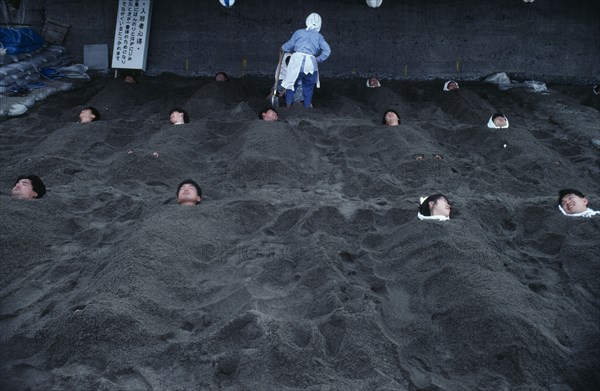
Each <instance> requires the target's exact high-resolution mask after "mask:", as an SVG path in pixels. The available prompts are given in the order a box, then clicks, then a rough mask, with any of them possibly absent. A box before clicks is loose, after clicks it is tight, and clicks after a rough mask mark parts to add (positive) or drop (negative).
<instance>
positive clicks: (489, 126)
mask: <svg viewBox="0 0 600 391" xmlns="http://www.w3.org/2000/svg"><path fill="white" fill-rule="evenodd" d="M504 118H505V119H506V126H496V124H495V123H494V121H493V119H494V115H493V114H492V116H491V117H490V120H489V121H488V123H487V127H488V128H490V129H506V128H508V118H506V117H504Z"/></svg>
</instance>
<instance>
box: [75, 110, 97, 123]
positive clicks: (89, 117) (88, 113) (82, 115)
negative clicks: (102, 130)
mask: <svg viewBox="0 0 600 391" xmlns="http://www.w3.org/2000/svg"><path fill="white" fill-rule="evenodd" d="M99 120H100V112H99V111H98V109H96V108H95V107H93V106H88V107H86V108H84V109H83V110H81V112H79V123H82V124H86V123H89V122H94V121H99Z"/></svg>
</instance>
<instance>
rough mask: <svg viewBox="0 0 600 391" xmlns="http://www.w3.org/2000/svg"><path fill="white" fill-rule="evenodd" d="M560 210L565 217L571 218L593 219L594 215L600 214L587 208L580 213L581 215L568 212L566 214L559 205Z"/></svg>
mask: <svg viewBox="0 0 600 391" xmlns="http://www.w3.org/2000/svg"><path fill="white" fill-rule="evenodd" d="M558 209H560V211H561V212H562V214H564V215H565V216H570V217H592V216H594V215H597V214H600V212H597V211H595V210H592V209H590V208H587V209H586V210H584V211H583V212H579V213H567V212H565V210H564V209H563V208H562V206H560V205H558Z"/></svg>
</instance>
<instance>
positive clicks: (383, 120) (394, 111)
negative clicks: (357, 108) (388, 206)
mask: <svg viewBox="0 0 600 391" xmlns="http://www.w3.org/2000/svg"><path fill="white" fill-rule="evenodd" d="M387 113H394V114H396V117H398V125H400V122H401V121H400V114H398V113H397V112H396V110H391V109H390V110H386V111H385V113H383V119H382V120H381V123H382V124H383V125H387V122H386V121H385V115H386V114H387Z"/></svg>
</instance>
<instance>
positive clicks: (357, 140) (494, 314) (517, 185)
mask: <svg viewBox="0 0 600 391" xmlns="http://www.w3.org/2000/svg"><path fill="white" fill-rule="evenodd" d="M382 84H383V87H382V88H379V89H367V88H366V87H365V86H364V80H354V81H348V80H327V79H325V80H323V81H322V88H321V89H320V90H318V92H317V94H316V96H315V100H314V105H315V109H314V110H312V111H306V110H304V109H302V108H300V107H292V108H291V109H287V108H282V109H280V111H279V114H280V121H279V122H276V123H273V122H264V121H260V120H258V119H257V112H258V111H259V110H260V109H261V108H262V107H264V106H265V105H266V103H267V101H266V100H265V96H266V94H267V92H268V90H269V88H270V86H271V81H270V80H267V79H242V80H240V79H238V80H232V81H230V82H227V83H216V82H213V81H212V80H208V79H185V78H180V77H176V76H172V75H163V76H160V77H156V78H144V79H142V80H141V81H140V83H139V84H137V85H128V84H125V83H123V82H121V81H120V80H114V79H104V78H96V79H93V80H92V81H91V82H89V83H87V84H85V85H83V86H82V87H81V88H80V89H78V90H76V91H71V92H66V93H62V94H60V95H55V96H52V97H49V98H48V99H47V100H46V101H44V102H41V103H39V104H38V105H37V106H35V107H33V108H32V109H30V111H29V112H28V113H27V115H25V116H23V117H19V118H11V119H8V120H5V121H3V122H0V132H1V143H0V144H1V167H2V170H1V173H0V180H1V183H2V186H1V194H0V213H1V219H0V222H1V235H2V236H1V240H2V242H1V243H2V246H1V269H0V338H1V347H0V389H2V390H123V391H125V390H127V391H132V390H135V391H137V390H182V391H183V390H232V391H234V390H235V391H237V390H249V391H250V390H278V391H279V390H339V391H347V390H369V391H371V390H376V391H384V390H385V391H392V390H430V391H431V390H519V391H538V390H539V391H541V390H552V391H580V390H598V389H600V239H599V238H600V216H596V217H594V218H590V219H585V218H570V217H565V216H563V215H561V214H560V212H559V211H558V209H557V207H556V197H557V191H558V189H560V188H563V187H575V188H578V189H580V190H581V191H582V192H584V193H585V194H586V195H587V196H588V198H589V200H590V206H591V207H592V208H594V209H597V210H598V209H600V157H599V149H598V148H596V147H594V146H593V145H592V144H591V142H590V141H591V139H592V138H600V112H599V111H598V108H600V101H599V100H598V96H592V95H591V94H590V92H591V88H590V87H588V86H585V87H574V86H552V85H550V86H549V89H550V91H549V93H548V94H546V95H543V94H540V93H534V92H532V91H529V90H526V89H520V88H517V89H511V90H508V91H500V90H499V89H498V88H497V87H495V86H493V85H486V84H480V83H474V82H473V83H467V82H465V83H461V89H460V90H459V91H455V92H450V93H447V92H442V91H441V87H442V85H443V81H432V82H419V83H416V82H415V83H408V82H400V81H397V82H391V81H385V80H383V81H382ZM87 105H93V106H96V107H97V108H98V109H100V111H101V113H102V116H103V119H102V121H99V122H95V123H91V124H78V123H76V120H77V116H78V113H79V111H80V110H81V108H83V107H84V106H87ZM173 106H181V107H183V108H184V109H186V110H187V112H188V113H189V115H190V118H191V122H190V123H189V124H187V125H181V126H174V125H171V124H170V123H169V122H168V114H169V110H170V108H171V107H173ZM388 108H394V109H396V110H397V111H398V112H399V113H400V115H401V120H402V124H401V126H399V127H386V126H382V125H381V116H382V114H383V112H384V111H385V110H386V109H388ZM495 111H502V112H503V113H505V114H506V116H507V117H508V119H509V121H510V125H511V126H510V128H509V129H502V130H491V129H488V128H487V127H486V126H485V125H486V123H487V120H488V118H489V117H490V115H491V114H492V113H493V112H495ZM153 152H158V153H159V157H158V158H155V157H153V155H152V153H153ZM415 154H423V155H425V159H423V160H415V159H414V158H413V155H415ZM434 154H440V155H442V156H443V160H436V159H434V158H433V155H434ZM21 173H25V174H29V173H33V174H37V175H39V176H40V177H41V178H42V179H43V180H44V181H45V183H46V185H47V187H48V193H47V194H46V196H45V197H44V198H42V199H40V200H36V201H19V200H12V199H11V198H10V189H11V187H12V184H13V182H14V180H15V179H16V177H17V176H18V175H19V174H21ZM186 178H192V179H194V180H196V181H197V182H199V183H200V185H201V186H202V189H203V202H202V203H201V204H200V205H198V206H193V207H184V206H179V205H177V204H176V202H175V191H176V187H177V185H178V183H179V182H180V181H181V180H183V179H186ZM436 192H442V193H444V194H446V195H447V196H448V198H449V199H450V202H451V203H452V205H453V208H454V215H453V218H452V219H451V220H450V221H447V222H432V221H427V222H424V221H419V220H418V219H417V217H416V214H417V208H418V202H419V197H420V196H427V195H429V194H432V193H436Z"/></svg>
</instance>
